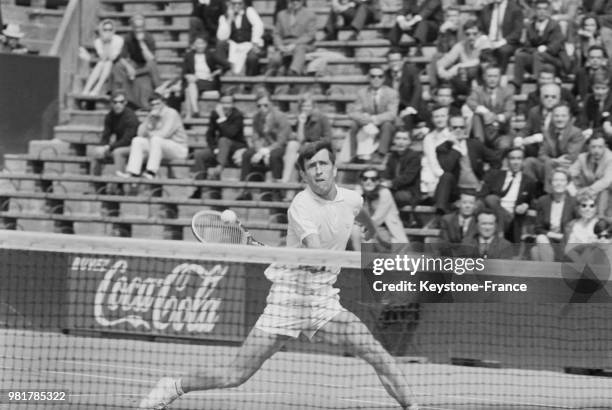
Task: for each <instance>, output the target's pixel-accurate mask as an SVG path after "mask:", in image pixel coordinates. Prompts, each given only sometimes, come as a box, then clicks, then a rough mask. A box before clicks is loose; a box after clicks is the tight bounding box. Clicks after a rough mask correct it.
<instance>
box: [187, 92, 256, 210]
mask: <svg viewBox="0 0 612 410" xmlns="http://www.w3.org/2000/svg"><path fill="white" fill-rule="evenodd" d="M206 144H207V145H208V147H207V148H204V149H202V150H199V151H197V152H196V153H195V163H194V165H193V167H192V169H191V171H192V172H193V173H194V174H195V179H207V178H210V179H219V177H220V176H221V172H223V169H224V168H225V167H227V166H228V165H230V164H234V162H233V158H232V157H233V155H234V153H235V152H236V151H238V150H240V149H245V148H246V147H247V144H246V140H245V138H244V115H243V114H242V112H240V110H238V109H237V108H236V107H234V96H233V95H231V94H227V95H223V96H222V97H221V99H220V101H219V104H217V106H216V107H215V109H214V110H213V112H212V113H211V114H210V124H209V126H208V131H207V132H206ZM234 165H235V164H234ZM200 195H201V191H200V189H199V188H198V189H196V191H195V192H194V193H193V195H192V198H199V197H200Z"/></svg>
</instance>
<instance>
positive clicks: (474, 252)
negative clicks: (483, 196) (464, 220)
mask: <svg viewBox="0 0 612 410" xmlns="http://www.w3.org/2000/svg"><path fill="white" fill-rule="evenodd" d="M476 221H477V229H478V233H477V234H476V235H474V236H472V237H469V238H465V239H464V240H463V248H464V255H463V256H464V257H472V258H487V259H511V258H512V257H513V256H514V252H513V249H512V244H511V243H510V242H508V241H507V240H505V239H504V238H501V237H500V236H499V235H498V234H497V225H498V224H497V216H496V215H495V212H493V211H492V210H490V209H483V210H481V211H480V212H478V215H476Z"/></svg>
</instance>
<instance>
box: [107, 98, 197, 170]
mask: <svg viewBox="0 0 612 410" xmlns="http://www.w3.org/2000/svg"><path fill="white" fill-rule="evenodd" d="M149 104H150V105H151V112H150V113H149V115H148V116H147V118H146V119H145V121H144V122H143V123H142V124H140V126H139V127H138V133H137V136H136V137H135V138H134V139H132V144H131V147H130V156H129V159H128V163H127V166H126V168H125V172H124V171H120V170H118V171H117V175H118V176H120V177H124V178H128V177H136V176H140V174H141V171H142V163H143V160H144V157H145V156H148V160H147V164H146V169H145V172H144V173H143V174H142V176H143V177H145V178H146V179H153V178H155V176H156V175H157V171H158V170H159V166H160V165H161V161H162V160H164V159H167V160H173V159H186V158H187V152H188V149H187V133H186V132H185V128H183V122H182V121H181V116H180V114H179V113H178V112H176V111H175V110H173V109H172V108H169V107H167V106H166V104H165V103H164V100H163V98H162V97H161V95H159V94H157V93H154V94H153V95H152V96H151V98H150V100H149Z"/></svg>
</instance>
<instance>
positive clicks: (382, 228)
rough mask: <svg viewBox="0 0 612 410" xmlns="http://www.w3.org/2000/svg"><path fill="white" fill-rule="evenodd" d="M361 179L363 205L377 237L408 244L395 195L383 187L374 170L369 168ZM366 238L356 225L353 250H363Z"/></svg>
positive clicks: (352, 241)
mask: <svg viewBox="0 0 612 410" xmlns="http://www.w3.org/2000/svg"><path fill="white" fill-rule="evenodd" d="M360 177H361V178H360V179H361V184H360V188H361V192H362V195H363V199H364V201H363V205H364V206H365V207H366V208H367V210H368V213H369V214H370V217H371V218H372V222H374V225H375V226H376V230H377V232H378V235H377V236H376V237H377V238H379V237H380V238H382V239H383V240H384V241H385V242H390V243H408V237H407V236H406V232H404V226H403V225H402V220H401V219H400V217H399V211H398V210H397V206H396V205H395V202H394V201H393V195H392V194H391V191H389V189H387V188H385V187H384V186H383V185H381V183H380V175H379V174H378V171H377V170H375V169H374V168H368V169H366V170H364V171H362V172H361V175H360ZM364 237H365V235H364V233H363V231H362V230H361V227H359V226H357V225H354V226H353V231H352V234H351V243H352V245H353V249H355V250H358V249H361V242H362V241H363V240H364Z"/></svg>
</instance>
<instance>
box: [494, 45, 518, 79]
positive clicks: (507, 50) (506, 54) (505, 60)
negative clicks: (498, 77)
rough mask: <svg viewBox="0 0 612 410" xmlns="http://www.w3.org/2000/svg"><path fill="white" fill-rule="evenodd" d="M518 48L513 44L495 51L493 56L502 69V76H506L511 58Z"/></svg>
mask: <svg viewBox="0 0 612 410" xmlns="http://www.w3.org/2000/svg"><path fill="white" fill-rule="evenodd" d="M516 48H517V47H516V46H514V45H512V44H505V45H503V46H501V47H499V48H496V49H494V50H493V56H494V57H495V58H496V59H497V63H498V64H499V66H500V67H501V70H502V74H506V70H507V69H508V64H509V63H510V58H512V56H513V55H514V53H515V52H516Z"/></svg>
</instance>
